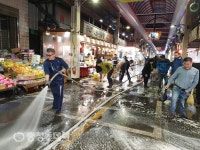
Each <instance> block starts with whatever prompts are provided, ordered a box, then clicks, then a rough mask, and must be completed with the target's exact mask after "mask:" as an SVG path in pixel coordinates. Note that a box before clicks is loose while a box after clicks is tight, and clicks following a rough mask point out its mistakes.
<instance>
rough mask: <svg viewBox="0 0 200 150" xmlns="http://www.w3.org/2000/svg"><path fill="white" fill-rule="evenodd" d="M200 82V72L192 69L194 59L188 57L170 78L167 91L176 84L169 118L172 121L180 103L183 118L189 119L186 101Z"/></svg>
mask: <svg viewBox="0 0 200 150" xmlns="http://www.w3.org/2000/svg"><path fill="white" fill-rule="evenodd" d="M198 81H199V70H198V69H196V68H194V67H192V58H190V57H186V58H184V60H183V66H182V67H179V68H178V69H177V70H176V71H175V72H174V74H173V75H172V76H171V77H170V79H169V81H168V83H167V85H166V87H165V88H166V89H168V88H169V86H170V85H171V84H174V86H173V90H172V101H171V107H170V112H171V114H170V115H169V116H168V117H169V118H170V119H173V118H174V117H175V113H176V105H177V102H178V101H179V113H180V116H181V117H183V118H187V116H186V112H185V101H186V99H187V98H188V96H189V95H190V92H191V91H192V89H194V88H195V87H196V85H197V84H198Z"/></svg>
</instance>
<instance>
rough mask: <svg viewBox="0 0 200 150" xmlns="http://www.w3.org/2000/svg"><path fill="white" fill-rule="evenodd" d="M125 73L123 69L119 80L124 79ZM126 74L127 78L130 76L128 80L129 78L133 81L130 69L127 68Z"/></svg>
mask: <svg viewBox="0 0 200 150" xmlns="http://www.w3.org/2000/svg"><path fill="white" fill-rule="evenodd" d="M124 74H125V70H122V71H121V75H120V78H119V81H122V80H123V78H124ZM126 75H127V78H128V80H129V82H130V81H131V77H130V74H129V72H128V70H127V73H126Z"/></svg>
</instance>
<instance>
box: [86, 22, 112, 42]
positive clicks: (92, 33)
mask: <svg viewBox="0 0 200 150" xmlns="http://www.w3.org/2000/svg"><path fill="white" fill-rule="evenodd" d="M83 33H84V34H85V35H86V36H88V37H92V38H94V39H98V40H103V41H107V42H111V43H113V35H111V34H109V33H108V32H106V31H104V30H102V29H100V28H98V27H96V26H94V25H93V24H90V23H87V22H84V28H83Z"/></svg>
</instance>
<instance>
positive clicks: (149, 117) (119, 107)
mask: <svg viewBox="0 0 200 150" xmlns="http://www.w3.org/2000/svg"><path fill="white" fill-rule="evenodd" d="M141 69H142V66H136V67H135V71H134V73H133V74H138V73H140V72H141ZM105 80H106V78H105ZM125 80H126V78H124V81H125ZM137 80H138V78H137V76H135V77H134V78H133V79H132V81H133V82H134V84H135V85H136V84H138V83H139V82H137ZM80 82H81V83H82V84H83V85H84V88H83V87H80V86H78V85H76V84H75V83H72V82H68V83H67V85H66V88H65V92H64V93H65V94H64V102H63V109H62V114H63V115H62V116H61V117H58V116H55V115H54V111H53V110H52V109H51V106H52V105H51V104H52V100H53V98H52V94H51V92H50V91H49V92H48V94H47V97H46V102H45V107H44V109H43V114H42V118H41V121H40V124H39V127H38V132H37V135H36V139H35V141H34V142H33V144H32V145H30V146H29V147H28V148H27V149H29V150H30V149H45V147H46V149H48V148H49V147H48V146H51V144H50V143H52V145H54V146H56V147H58V144H60V145H59V146H60V147H64V149H70V150H76V149H84V150H92V149H95V150H102V149H105V150H107V149H115V150H124V149H127V150H128V149H130V150H131V149H154V150H155V149H158V150H161V149H167V148H168V149H199V148H198V144H199V142H200V140H199V139H200V132H199V131H200V124H199V120H200V118H199V117H200V115H199V114H200V113H199V112H200V110H199V109H197V113H196V114H194V115H193V116H191V120H185V119H182V118H176V119H174V120H171V121H169V120H168V119H166V115H167V114H168V111H169V101H166V102H165V103H162V102H161V101H159V97H158V94H157V92H156V89H155V88H154V86H153V85H152V88H149V89H144V88H143V85H142V84H139V85H137V86H134V87H131V86H127V84H128V83H124V84H123V85H122V86H116V85H117V84H118V82H117V80H115V85H114V87H115V86H116V88H114V89H112V90H110V91H106V90H105V87H106V86H107V82H101V83H100V82H97V81H95V80H94V79H93V78H84V79H82V80H81V81H80ZM89 87H92V88H89ZM94 89H98V90H96V91H94ZM123 91H125V92H123ZM120 92H122V93H121V94H119V93H120ZM117 94H119V95H117ZM36 95H37V93H35V94H34V93H33V94H31V95H26V96H23V97H12V98H13V100H12V101H9V102H6V103H3V104H1V105H0V107H1V109H0V110H1V113H0V114H1V115H0V120H1V121H0V125H1V129H0V132H2V130H4V129H5V127H6V126H7V125H9V124H11V123H12V121H13V120H15V119H16V118H17V116H19V115H20V114H22V113H23V110H24V109H25V108H26V107H27V106H28V105H30V103H31V101H32V100H33V99H34V97H35V96H36ZM115 95H117V96H116V97H113V96H115ZM4 101H6V99H4ZM106 101H108V103H105V102H106ZM102 103H105V105H102V106H100V105H101V104H102ZM97 108H98V109H97ZM94 110H96V111H95V113H92V114H91V115H89V116H88V117H86V116H87V115H88V114H90V113H91V112H93V111H94ZM84 118H85V120H84ZM80 121H82V123H80ZM77 123H80V124H79V125H78V126H77V127H76V128H75V130H72V128H73V126H76V125H77ZM69 131H70V132H69ZM66 133H69V134H67V137H66ZM61 136H63V137H64V136H65V137H64V138H63V140H62V142H54V141H56V140H57V139H59V138H60V137H61ZM177 139H179V140H178V141H177Z"/></svg>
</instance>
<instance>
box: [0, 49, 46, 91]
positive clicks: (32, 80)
mask: <svg viewBox="0 0 200 150" xmlns="http://www.w3.org/2000/svg"><path fill="white" fill-rule="evenodd" d="M20 54H21V55H20V58H17V59H16V58H13V57H11V58H10V59H4V60H2V61H1V62H0V64H1V65H2V66H3V68H4V71H5V72H4V76H5V77H2V78H3V80H6V81H7V82H6V83H12V82H11V81H13V83H14V84H13V83H12V84H10V85H7V84H6V83H2V84H1V86H0V89H2V90H6V88H4V87H7V88H14V87H17V88H18V89H21V90H23V91H24V92H26V93H28V92H32V91H34V90H35V89H38V88H40V87H41V86H44V85H45V74H44V71H43V67H42V64H41V63H40V56H39V55H35V54H34V52H33V50H31V51H28V50H26V51H23V52H22V53H20ZM3 84H4V85H5V86H3ZM11 85H12V86H11ZM9 86H10V87H9Z"/></svg>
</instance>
